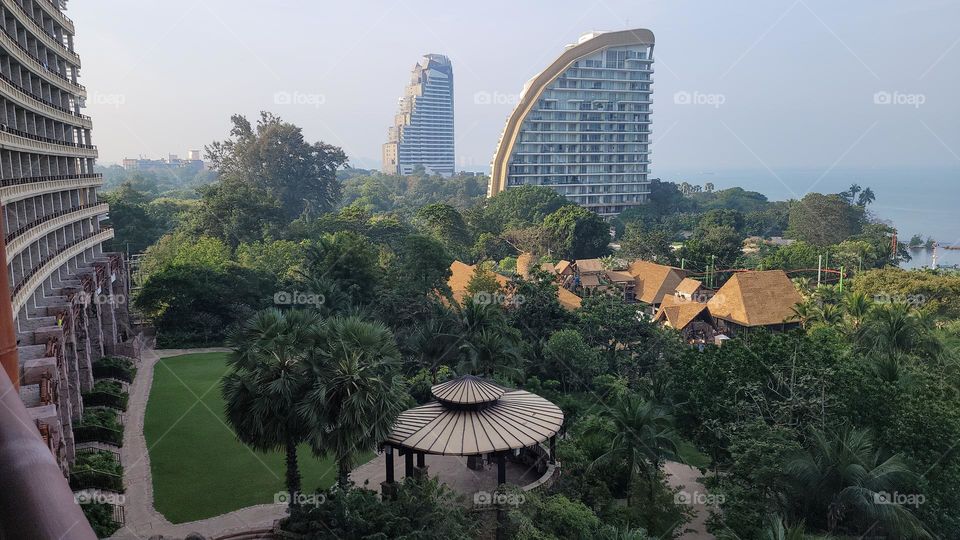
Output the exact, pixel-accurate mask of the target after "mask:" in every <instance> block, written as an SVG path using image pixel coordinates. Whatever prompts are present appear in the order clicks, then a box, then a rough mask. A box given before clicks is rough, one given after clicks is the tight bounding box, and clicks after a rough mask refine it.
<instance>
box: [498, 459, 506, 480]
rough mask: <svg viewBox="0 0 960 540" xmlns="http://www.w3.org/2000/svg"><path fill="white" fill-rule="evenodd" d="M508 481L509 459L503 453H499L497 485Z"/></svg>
mask: <svg viewBox="0 0 960 540" xmlns="http://www.w3.org/2000/svg"><path fill="white" fill-rule="evenodd" d="M506 483H507V459H506V458H505V457H504V456H503V454H498V455H497V485H500V486H502V485H503V484H506Z"/></svg>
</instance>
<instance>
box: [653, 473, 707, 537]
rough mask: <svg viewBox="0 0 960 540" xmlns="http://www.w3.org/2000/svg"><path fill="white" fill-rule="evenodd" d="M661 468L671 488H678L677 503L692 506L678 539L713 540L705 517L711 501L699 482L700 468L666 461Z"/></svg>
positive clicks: (705, 489)
mask: <svg viewBox="0 0 960 540" xmlns="http://www.w3.org/2000/svg"><path fill="white" fill-rule="evenodd" d="M663 470H664V472H665V473H667V483H668V484H670V487H672V488H680V491H679V492H678V493H677V495H676V497H675V500H676V501H677V502H678V503H683V504H689V505H691V506H693V511H694V515H693V519H691V520H690V523H687V524H686V526H685V527H684V532H683V534H681V535H680V536H679V537H677V538H679V539H680V540H713V539H714V538H715V537H714V536H713V535H712V534H710V533H708V532H707V518H709V517H710V509H711V507H712V506H711V505H709V504H708V503H709V502H711V499H710V497H709V496H708V494H707V488H705V487H704V486H703V484H701V483H700V477H701V476H703V475H701V474H700V470H699V469H697V468H696V467H691V466H689V465H684V464H682V463H677V462H674V461H668V462H667V463H666V464H665V465H664V466H663Z"/></svg>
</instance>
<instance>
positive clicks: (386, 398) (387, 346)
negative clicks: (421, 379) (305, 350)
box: [298, 317, 410, 488]
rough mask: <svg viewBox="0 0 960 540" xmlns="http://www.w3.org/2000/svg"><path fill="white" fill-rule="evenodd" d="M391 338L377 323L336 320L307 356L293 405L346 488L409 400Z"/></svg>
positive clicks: (313, 443) (316, 450)
mask: <svg viewBox="0 0 960 540" xmlns="http://www.w3.org/2000/svg"><path fill="white" fill-rule="evenodd" d="M399 358H400V353H399V351H398V350H397V346H396V343H395V341H394V337H393V334H392V333H391V332H390V330H389V329H388V328H387V327H386V326H384V325H383V324H382V323H379V322H368V321H364V320H363V319H361V318H359V317H346V318H344V317H338V318H335V319H330V320H329V321H328V322H327V324H326V325H325V329H324V332H323V336H322V340H320V342H319V344H318V346H317V347H315V348H314V350H312V351H311V354H309V355H308V358H307V359H306V362H307V364H308V366H309V370H310V381H309V388H308V390H307V392H306V394H305V395H304V399H303V400H302V401H301V403H300V406H299V407H298V410H299V412H300V413H301V414H302V415H303V417H304V418H306V419H307V420H308V425H309V426H310V434H309V438H308V439H309V442H310V445H311V447H312V448H313V451H314V453H316V454H317V455H327V456H330V457H332V458H333V459H334V460H335V461H336V463H337V484H338V485H339V486H340V487H342V488H347V487H348V486H349V482H350V478H349V475H350V470H351V469H352V468H353V467H354V466H355V465H356V464H357V461H358V459H359V457H360V455H361V454H363V453H364V452H369V451H373V450H374V449H375V448H376V446H377V444H379V443H380V442H382V441H384V440H385V439H386V438H387V436H388V435H389V433H390V428H391V426H392V425H393V421H394V420H395V419H396V417H397V415H398V414H400V412H401V411H402V410H403V409H404V408H405V407H406V405H407V404H408V403H409V401H410V396H409V395H408V393H407V392H406V386H405V384H404V382H403V378H402V377H401V376H400V374H399V371H398V369H397V366H398V362H399Z"/></svg>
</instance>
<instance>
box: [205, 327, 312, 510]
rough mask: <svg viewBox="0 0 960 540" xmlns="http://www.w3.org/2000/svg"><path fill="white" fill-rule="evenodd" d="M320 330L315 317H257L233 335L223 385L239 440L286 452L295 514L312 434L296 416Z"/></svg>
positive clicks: (264, 450)
mask: <svg viewBox="0 0 960 540" xmlns="http://www.w3.org/2000/svg"><path fill="white" fill-rule="evenodd" d="M319 326H320V318H319V316H318V315H317V314H316V313H314V312H309V311H302V310H291V311H286V312H283V311H280V310H277V309H266V310H263V311H260V312H257V313H256V314H254V316H253V317H252V318H251V319H250V320H249V321H247V322H246V324H244V325H243V326H242V327H241V328H240V329H239V330H238V331H237V332H235V333H234V334H232V335H231V336H230V338H229V343H230V345H231V346H232V347H233V348H234V351H233V352H232V353H231V354H230V355H229V357H228V359H227V364H228V365H229V366H230V368H231V370H230V372H229V373H227V375H225V376H224V377H223V380H222V381H221V383H220V384H221V391H222V393H223V398H224V401H225V402H226V417H227V422H228V423H229V424H230V426H231V427H232V428H233V429H234V431H235V433H236V435H237V438H238V439H240V441H242V442H243V443H244V444H246V445H248V446H250V447H251V448H253V449H254V450H258V451H261V452H266V451H275V450H283V451H285V453H286V485H287V490H288V491H289V493H290V495H291V496H290V508H291V510H294V509H295V508H296V506H297V496H296V494H297V493H299V492H300V489H301V482H300V469H299V466H298V464H297V446H298V445H299V444H300V443H302V442H304V441H305V440H306V437H307V434H308V428H307V425H306V423H305V422H303V420H302V419H301V418H300V417H299V416H298V414H297V403H298V401H299V400H300V399H301V397H302V396H303V393H304V392H305V390H306V377H305V369H304V368H305V366H304V363H303V362H304V360H305V358H306V354H307V353H306V351H307V350H308V349H309V347H310V344H311V343H312V342H313V341H314V339H315V337H316V335H317V331H318V328H319Z"/></svg>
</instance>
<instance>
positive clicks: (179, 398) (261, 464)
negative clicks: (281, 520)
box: [144, 353, 336, 523]
mask: <svg viewBox="0 0 960 540" xmlns="http://www.w3.org/2000/svg"><path fill="white" fill-rule="evenodd" d="M225 359H226V354H224V353H208V354H190V355H185V356H176V357H172V358H165V359H163V360H161V361H160V362H158V363H157V365H156V366H155V367H154V370H153V371H154V373H153V388H152V389H151V391H150V401H149V402H148V404H147V413H146V418H145V420H144V435H145V436H146V440H147V448H149V451H150V466H151V470H152V472H153V493H154V505H155V507H156V509H157V510H158V511H159V512H160V513H161V514H163V515H164V516H166V518H167V519H169V520H170V521H171V522H173V523H183V522H186V521H194V520H198V519H204V518H208V517H212V516H217V515H220V514H223V513H225V512H230V511H232V510H236V509H238V508H243V507H246V506H251V505H254V504H261V503H272V502H273V497H274V494H275V493H276V492H278V491H282V490H284V489H285V488H284V481H283V478H284V466H283V455H282V454H281V453H279V452H276V453H269V454H262V453H254V452H253V451H252V450H250V449H248V448H247V447H246V446H244V445H243V444H241V443H240V442H239V441H238V440H237V438H236V436H235V435H234V434H233V431H232V430H231V429H230V428H229V426H227V425H226V424H225V420H224V414H223V398H222V397H221V396H220V378H221V377H222V376H223V375H224V374H225V373H226V372H227V367H226V363H225ZM198 398H201V399H200V401H199V402H198V401H197V399H198ZM299 455H300V471H301V473H302V474H303V481H304V482H303V484H304V485H303V487H304V489H305V490H309V491H312V490H314V489H315V488H326V487H328V486H330V485H331V484H332V483H333V482H334V480H335V479H336V472H335V469H334V467H333V466H332V463H331V462H330V460H326V459H323V460H318V459H316V458H314V457H313V455H312V454H311V453H310V451H309V449H307V448H301V449H300V452H299Z"/></svg>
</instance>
